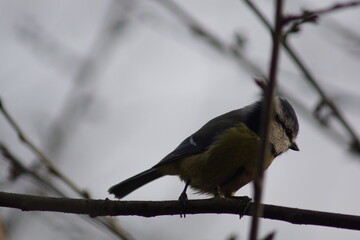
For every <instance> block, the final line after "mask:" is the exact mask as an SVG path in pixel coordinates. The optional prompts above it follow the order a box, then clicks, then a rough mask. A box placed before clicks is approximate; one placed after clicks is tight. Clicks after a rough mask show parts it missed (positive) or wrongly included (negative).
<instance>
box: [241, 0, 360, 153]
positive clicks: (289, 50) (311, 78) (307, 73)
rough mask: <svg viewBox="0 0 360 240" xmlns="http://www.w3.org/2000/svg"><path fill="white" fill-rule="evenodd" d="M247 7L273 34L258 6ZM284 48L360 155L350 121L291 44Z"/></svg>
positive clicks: (359, 144)
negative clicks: (346, 133)
mask: <svg viewBox="0 0 360 240" xmlns="http://www.w3.org/2000/svg"><path fill="white" fill-rule="evenodd" d="M244 2H245V3H246V5H247V6H248V7H249V8H250V9H251V10H252V11H253V12H254V13H255V15H256V16H257V17H258V18H259V19H260V21H261V22H262V23H263V24H264V25H265V27H266V28H267V29H268V30H269V31H270V32H271V33H272V34H273V32H274V30H273V29H272V27H271V25H270V24H269V21H268V20H267V19H266V18H265V16H264V14H262V13H261V12H260V10H259V8H258V7H257V6H255V4H254V3H253V2H252V1H250V0H244ZM281 43H282V46H283V47H284V49H285V52H286V53H287V54H288V55H289V56H290V58H291V59H292V60H293V62H294V63H295V65H296V66H297V67H298V68H299V70H300V72H302V73H303V74H304V77H305V79H306V80H307V81H308V82H309V84H310V85H312V87H313V88H314V89H315V90H316V91H317V93H318V94H319V95H320V97H321V99H322V100H321V101H320V102H324V103H325V104H326V106H328V107H329V108H330V109H331V110H332V112H333V116H335V117H336V118H337V120H338V121H339V122H340V124H341V125H342V126H343V127H344V128H345V130H346V131H347V132H348V134H349V135H350V137H351V139H352V140H351V142H350V146H351V148H352V150H354V151H355V152H357V153H360V140H359V137H358V136H357V135H356V133H355V131H354V130H353V128H352V127H351V126H350V124H349V123H348V121H347V120H346V119H345V117H344V116H343V115H342V113H341V112H340V111H339V109H338V107H337V105H336V104H335V103H334V102H333V101H332V100H331V99H330V98H329V97H328V96H327V94H326V93H325V91H324V90H323V89H322V88H321V87H320V84H319V83H318V80H316V79H315V77H314V76H313V74H312V73H311V72H310V70H309V69H308V67H306V66H305V63H304V62H303V61H302V60H301V59H300V57H299V56H298V54H296V53H295V50H294V49H293V48H292V47H291V46H290V44H289V43H288V42H287V41H282V42H281Z"/></svg>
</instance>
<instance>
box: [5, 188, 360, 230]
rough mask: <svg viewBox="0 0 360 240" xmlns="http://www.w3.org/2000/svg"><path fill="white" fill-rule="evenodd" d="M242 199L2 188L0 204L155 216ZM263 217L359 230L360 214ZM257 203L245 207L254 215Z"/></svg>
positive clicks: (223, 209) (281, 210) (267, 209)
mask: <svg viewBox="0 0 360 240" xmlns="http://www.w3.org/2000/svg"><path fill="white" fill-rule="evenodd" d="M242 204H243V202H242V201H241V200H239V199H226V198H212V199H204V200H189V201H187V202H186V208H185V209H182V208H179V202H178V201H111V200H109V199H105V200H93V199H72V198H53V197H40V196H33V195H23V194H15V193H5V192H0V206H2V207H9V208H17V209H21V210H23V211H51V212H62V213H73V214H86V215H89V216H91V217H98V216H120V215H121V216H128V215H136V216H142V217H155V216H163V215H180V214H184V211H185V213H186V214H204V213H207V214H208V213H216V214H235V215H239V212H240V211H241V209H239V205H242ZM262 207H263V209H264V214H263V216H262V217H263V218H267V219H273V220H280V221H286V222H289V223H294V224H311V225H317V226H327V227H337V228H344V229H352V230H360V216H354V215H345V214H337V213H329V212H320V211H311V210H304V209H297V208H288V207H280V206H274V205H266V204H264V205H262ZM253 211H254V204H253V203H250V207H249V208H248V209H247V210H246V211H245V215H247V216H251V215H252V212H253Z"/></svg>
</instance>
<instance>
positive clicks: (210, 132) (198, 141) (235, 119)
mask: <svg viewBox="0 0 360 240" xmlns="http://www.w3.org/2000/svg"><path fill="white" fill-rule="evenodd" d="M250 106H252V105H249V106H248V107H250ZM246 108H247V107H245V108H242V109H237V110H234V111H231V112H228V113H225V114H223V115H220V116H218V117H216V118H214V119H212V120H210V121H209V122H207V123H206V124H205V125H204V126H203V127H201V128H200V129H199V130H198V131H197V132H195V133H194V134H192V135H191V136H189V137H188V138H186V139H185V140H184V141H182V143H181V144H180V145H179V146H178V147H177V148H176V149H175V150H174V151H172V152H171V153H169V154H168V155H167V156H165V157H164V158H163V159H162V160H161V161H160V162H159V163H158V164H156V165H155V166H154V168H156V167H159V166H161V165H163V164H167V163H170V162H172V161H175V160H177V159H179V158H183V157H187V156H191V155H195V154H199V153H202V152H205V151H206V150H207V149H208V148H209V147H210V146H211V145H212V144H213V142H214V141H216V139H217V137H218V136H219V135H221V134H222V133H223V132H224V131H225V130H227V129H229V128H232V127H234V126H236V125H238V124H239V123H241V122H245V121H246V118H245V115H246V114H244V113H245V112H247V109H246Z"/></svg>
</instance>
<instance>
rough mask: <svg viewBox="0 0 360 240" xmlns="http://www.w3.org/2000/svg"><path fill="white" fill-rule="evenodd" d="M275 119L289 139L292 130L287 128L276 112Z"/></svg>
mask: <svg viewBox="0 0 360 240" xmlns="http://www.w3.org/2000/svg"><path fill="white" fill-rule="evenodd" d="M275 121H276V122H277V123H279V124H280V125H281V127H282V128H283V130H284V131H285V133H286V135H287V137H288V138H289V139H290V140H291V139H292V131H291V129H289V128H287V127H286V125H285V123H284V121H283V120H281V118H280V117H279V115H278V114H276V115H275Z"/></svg>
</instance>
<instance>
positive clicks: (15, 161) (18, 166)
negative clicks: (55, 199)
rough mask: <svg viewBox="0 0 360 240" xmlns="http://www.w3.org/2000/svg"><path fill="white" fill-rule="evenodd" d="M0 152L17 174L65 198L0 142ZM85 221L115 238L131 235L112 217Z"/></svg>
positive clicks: (64, 195)
mask: <svg viewBox="0 0 360 240" xmlns="http://www.w3.org/2000/svg"><path fill="white" fill-rule="evenodd" d="M0 153H1V154H2V155H3V157H4V159H5V160H7V161H9V163H10V164H11V165H12V168H14V169H15V171H17V172H18V173H19V174H26V175H28V176H30V177H31V178H33V179H34V180H35V181H36V182H37V183H38V184H39V185H41V186H43V187H45V188H46V189H48V190H50V191H51V192H53V193H54V194H56V195H57V196H60V197H63V198H67V196H66V194H65V193H64V192H63V191H61V190H60V189H59V188H58V187H56V186H55V185H54V184H52V183H51V182H49V181H48V180H47V179H46V178H44V177H43V176H41V175H40V174H38V173H37V172H35V171H33V170H32V169H30V168H29V167H26V166H25V165H24V164H23V163H22V161H21V160H20V159H19V158H18V157H16V156H15V155H14V154H13V153H11V151H10V150H9V149H8V148H7V147H6V146H5V144H3V143H1V142H0ZM84 220H86V221H87V222H93V223H94V224H97V225H99V226H101V227H104V228H105V229H107V230H109V231H110V232H111V233H113V234H114V235H115V236H116V237H117V238H119V239H127V240H130V239H132V237H131V236H130V235H129V234H128V233H125V231H124V230H123V229H120V228H119V226H117V225H115V224H112V222H113V221H112V219H110V218H108V217H103V218H90V219H89V218H84Z"/></svg>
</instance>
